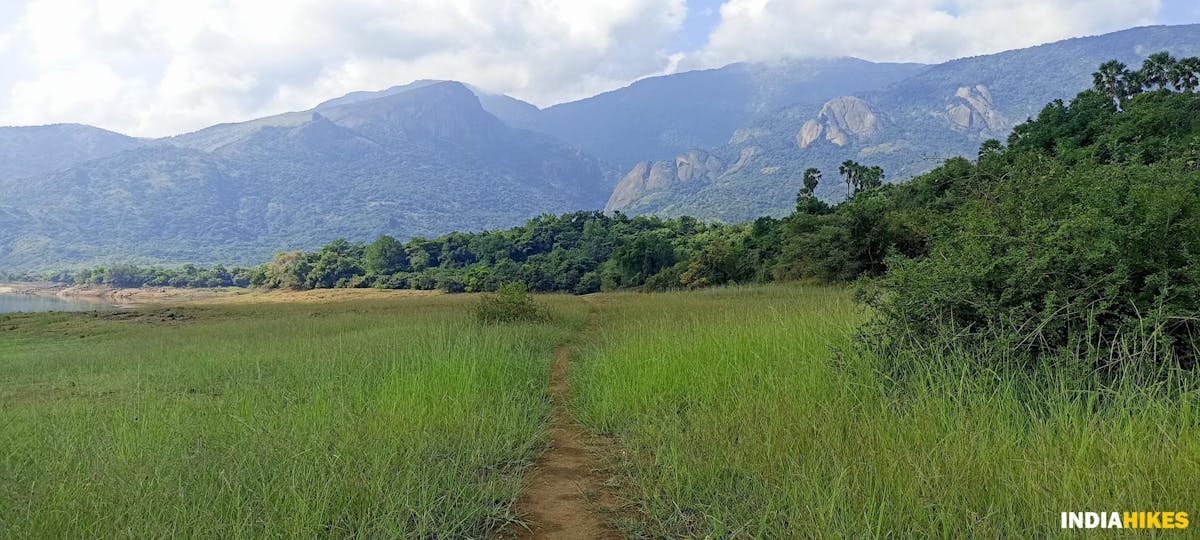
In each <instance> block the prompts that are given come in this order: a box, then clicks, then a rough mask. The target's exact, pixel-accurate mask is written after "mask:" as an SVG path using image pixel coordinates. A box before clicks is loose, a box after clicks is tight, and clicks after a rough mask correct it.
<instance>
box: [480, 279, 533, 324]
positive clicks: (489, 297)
mask: <svg viewBox="0 0 1200 540" xmlns="http://www.w3.org/2000/svg"><path fill="white" fill-rule="evenodd" d="M475 318H476V319H479V322H482V323H509V322H518V321H538V320H543V319H545V318H546V313H545V311H544V310H543V309H542V307H541V306H539V305H538V303H537V301H536V300H534V299H533V295H532V294H530V293H529V291H528V290H526V289H525V285H523V284H521V283H509V284H507V285H503V286H501V287H500V290H498V291H496V293H495V294H484V295H482V296H480V297H479V303H478V304H476V305H475Z"/></svg>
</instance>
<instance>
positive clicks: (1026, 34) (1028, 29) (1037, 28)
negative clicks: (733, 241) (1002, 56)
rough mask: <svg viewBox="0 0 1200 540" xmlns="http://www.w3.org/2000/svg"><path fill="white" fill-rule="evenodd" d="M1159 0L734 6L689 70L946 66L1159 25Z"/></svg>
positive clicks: (811, 1) (848, 0)
mask: <svg viewBox="0 0 1200 540" xmlns="http://www.w3.org/2000/svg"><path fill="white" fill-rule="evenodd" d="M1160 9H1161V4H1160V1H1159V0H729V1H727V2H725V4H724V5H722V6H721V17H722V21H721V24H720V25H719V26H718V27H717V29H716V30H715V31H714V32H713V34H712V36H711V38H710V41H709V44H708V46H707V47H706V48H705V49H704V50H703V51H701V52H700V53H699V54H696V55H693V57H692V58H691V59H690V60H689V62H688V63H687V64H688V65H689V66H714V65H720V64H724V63H728V62H732V61H738V60H770V59H774V58H778V57H779V56H781V55H786V56H856V57H860V58H865V59H868V60H874V61H901V62H903V61H908V62H940V61H944V60H949V59H951V58H956V57H961V56H970V55H977V54H988V53H994V52H1000V51H1004V50H1008V49H1014V48H1019V47H1028V46H1032V45H1039V44H1042V43H1048V42H1051V41H1057V40H1060V39H1064V38H1068V37H1075V36H1080V35H1088V34H1097V33H1104V32H1109V31H1114V30H1119V29H1123V28H1128V27H1130V26H1137V25H1143V24H1152V23H1153V22H1154V21H1155V20H1156V19H1157V18H1158V13H1159V10H1160Z"/></svg>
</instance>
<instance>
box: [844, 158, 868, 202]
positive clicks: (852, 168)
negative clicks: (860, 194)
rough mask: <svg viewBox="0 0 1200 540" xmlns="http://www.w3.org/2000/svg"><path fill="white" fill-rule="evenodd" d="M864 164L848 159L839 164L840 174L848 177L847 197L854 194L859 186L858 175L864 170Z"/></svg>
mask: <svg viewBox="0 0 1200 540" xmlns="http://www.w3.org/2000/svg"><path fill="white" fill-rule="evenodd" d="M862 168H863V167H862V165H859V164H858V163H855V162H854V160H850V159H847V160H846V161H843V162H842V164H841V165H839V166H838V174H840V175H842V178H845V179H846V198H847V199H849V198H850V197H853V196H854V192H855V191H857V189H856V188H857V187H858V176H859V173H860V172H861V171H862Z"/></svg>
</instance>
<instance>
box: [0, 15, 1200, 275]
mask: <svg viewBox="0 0 1200 540" xmlns="http://www.w3.org/2000/svg"><path fill="white" fill-rule="evenodd" d="M1160 50H1168V51H1170V52H1172V53H1173V54H1175V55H1176V56H1191V55H1197V54H1200V25H1188V26H1173V27H1147V28H1136V29H1131V30H1127V31H1123V32H1117V33H1113V34H1108V35H1104V36H1096V37H1088V38H1078V39H1071V40H1066V41H1061V42H1057V43H1052V44H1048V45H1043V46H1039V47H1031V48H1028V49H1021V50H1016V51H1008V52H1004V53H1000V54H994V55H986V56H978V57H972V58H964V59H959V60H954V61H950V62H946V63H943V64H938V65H930V66H926V65H919V64H880V63H872V62H867V61H864V60H858V59H853V58H838V59H824V60H792V61H785V62H777V63H771V64H733V65H730V66H726V67H724V68H720V69H715V70H706V71H695V72H687V73H679V74H674V75H667V76H662V77H653V78H649V79H645V80H642V81H639V82H636V83H634V84H632V85H630V86H628V87H626V88H622V89H619V90H615V91H612V92H606V93H604V94H600V95H597V96H595V97H592V98H588V99H584V100H580V101H576V102H571V103H565V104H561V105H556V106H553V107H549V108H547V109H544V110H540V109H538V108H537V107H535V106H533V105H531V104H529V103H526V102H523V101H520V100H518V99H515V98H511V97H509V96H504V95H495V94H489V93H487V92H484V91H482V90H480V89H478V88H475V87H472V86H469V85H467V84H465V83H458V82H453V81H434V80H423V81H416V82H413V83H410V84H407V85H403V86H396V87H393V88H389V89H387V90H383V91H379V92H365V91H364V92H354V93H351V94H348V95H346V96H343V97H340V98H337V99H333V100H329V101H326V102H324V103H321V104H319V105H317V106H316V107H314V108H313V109H311V110H307V111H301V112H291V113H285V114H279V115H274V116H270V117H266V118H261V119H256V120H251V121H247V122H238V123H229V124H219V125H215V126H211V127H208V128H205V129H202V130H199V131H196V132H193V133H187V134H182V135H178V136H174V137H167V138H163V139H135V138H131V137H126V136H124V135H120V134H117V133H113V132H109V131H105V130H101V129H98V128H93V127H90V126H83V125H56V126H43V127H21V128H0V194H2V195H0V269H11V270H27V269H43V268H59V267H64V266H79V265H92V264H100V263H112V262H136V263H159V262H161V263H184V262H196V263H211V262H222V263H258V262H262V261H264V260H266V259H268V258H270V257H271V256H272V255H273V254H275V253H277V252H279V251H284V250H292V249H313V248H315V247H317V246H319V245H322V244H324V243H327V242H329V241H331V240H333V239H336V238H339V237H346V238H350V239H353V240H369V239H371V238H374V237H375V236H377V235H379V234H391V235H394V236H397V237H400V238H409V237H413V236H421V235H436V234H442V233H446V232H450V231H454V230H480V229H486V228H498V227H508V226H512V225H516V224H519V223H521V222H523V221H524V220H525V219H527V218H529V217H532V216H536V215H539V214H542V213H559V212H567V211H573V210H600V209H607V210H610V211H611V210H621V211H623V212H626V213H631V214H662V215H684V214H686V215H693V216H696V217H699V218H702V219H709V220H724V221H741V220H748V219H753V218H755V217H758V216H760V215H766V214H772V215H782V214H784V213H786V212H788V211H790V210H791V209H792V208H793V205H794V201H795V194H796V192H797V191H798V190H799V189H800V187H801V178H802V174H803V171H804V169H805V168H807V167H818V168H820V169H822V170H823V171H824V173H825V176H824V179H823V180H822V182H821V185H820V187H819V189H818V195H820V196H821V197H822V198H825V199H828V200H833V199H837V198H840V197H842V196H844V190H845V186H844V185H843V184H841V180H840V179H839V178H838V176H837V166H838V164H839V163H841V162H842V161H844V160H846V159H853V160H856V161H858V162H860V163H863V164H865V165H879V166H882V167H883V168H884V169H885V171H886V173H887V178H888V180H889V181H901V180H904V179H906V178H908V177H910V176H912V175H914V174H918V173H921V172H924V171H926V170H929V169H931V168H932V167H934V166H936V165H937V164H938V163H940V162H941V161H942V160H944V159H946V158H948V157H951V156H957V155H966V156H974V155H975V152H976V151H977V148H978V146H979V144H980V143H981V142H983V141H984V140H987V139H991V138H996V139H1001V140H1003V139H1004V138H1005V137H1006V136H1007V134H1008V133H1009V132H1010V131H1011V129H1012V128H1013V126H1015V125H1017V124H1019V123H1021V122H1022V121H1024V120H1025V119H1026V118H1028V117H1030V116H1032V115H1036V114H1037V112H1038V111H1039V110H1041V108H1042V107H1043V106H1045V104H1046V103H1047V102H1049V101H1051V100H1054V99H1069V98H1070V97H1072V96H1074V95H1075V94H1076V93H1077V92H1079V91H1080V90H1082V89H1084V88H1087V87H1089V86H1091V73H1092V72H1093V71H1094V70H1095V68H1096V66H1097V65H1099V64H1100V63H1101V62H1103V61H1105V60H1108V59H1113V58H1115V59H1118V60H1120V61H1122V62H1125V63H1127V64H1130V65H1138V64H1140V62H1141V60H1142V59H1144V58H1145V57H1146V56H1147V55H1149V54H1151V53H1153V52H1156V51H1160Z"/></svg>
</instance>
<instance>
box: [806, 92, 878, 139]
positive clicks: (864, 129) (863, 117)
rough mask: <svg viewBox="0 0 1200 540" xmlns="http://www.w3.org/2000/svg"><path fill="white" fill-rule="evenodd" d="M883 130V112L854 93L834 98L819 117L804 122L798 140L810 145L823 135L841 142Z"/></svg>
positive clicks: (861, 137)
mask: <svg viewBox="0 0 1200 540" xmlns="http://www.w3.org/2000/svg"><path fill="white" fill-rule="evenodd" d="M877 133H879V115H878V114H876V112H875V110H874V109H872V108H871V105H870V104H868V103H867V102H866V101H863V100H861V99H859V98H856V97H853V96H842V97H839V98H836V99H831V100H829V101H828V102H826V103H825V105H823V106H822V107H821V112H819V113H817V117H816V118H814V119H811V120H809V121H807V122H805V123H804V125H803V126H802V127H801V128H800V132H799V133H797V134H796V144H797V145H799V146H800V148H808V147H809V146H811V145H812V144H813V143H815V142H817V140H819V139H820V138H821V137H822V136H824V137H825V139H826V140H828V141H829V142H831V143H833V144H836V145H838V146H846V145H847V144H850V143H851V142H862V141H864V140H867V139H870V138H871V137H874V136H875V135H876V134H877Z"/></svg>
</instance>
